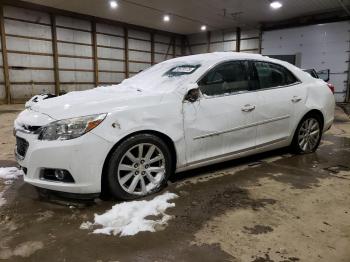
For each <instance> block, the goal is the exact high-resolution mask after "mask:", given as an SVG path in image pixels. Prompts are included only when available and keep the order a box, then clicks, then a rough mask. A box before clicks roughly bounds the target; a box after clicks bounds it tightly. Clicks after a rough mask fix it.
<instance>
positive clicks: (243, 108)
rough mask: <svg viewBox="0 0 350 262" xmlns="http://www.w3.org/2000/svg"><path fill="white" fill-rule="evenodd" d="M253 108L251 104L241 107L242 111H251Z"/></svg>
mask: <svg viewBox="0 0 350 262" xmlns="http://www.w3.org/2000/svg"><path fill="white" fill-rule="evenodd" d="M254 109H255V106H252V105H245V106H244V107H242V108H241V110H242V111H243V112H251V111H253V110H254Z"/></svg>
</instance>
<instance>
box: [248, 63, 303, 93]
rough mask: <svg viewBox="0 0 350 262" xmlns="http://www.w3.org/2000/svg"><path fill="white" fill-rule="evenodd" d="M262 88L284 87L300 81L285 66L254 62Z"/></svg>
mask: <svg viewBox="0 0 350 262" xmlns="http://www.w3.org/2000/svg"><path fill="white" fill-rule="evenodd" d="M253 64H254V67H255V71H256V75H257V77H258V80H259V85H260V89H265V88H273V87H283V86H287V85H291V84H294V83H297V82H298V79H297V78H296V77H295V76H294V75H293V74H292V73H291V72H290V71H289V70H288V69H286V68H285V67H283V66H281V65H278V64H273V63H268V62H254V63H253Z"/></svg>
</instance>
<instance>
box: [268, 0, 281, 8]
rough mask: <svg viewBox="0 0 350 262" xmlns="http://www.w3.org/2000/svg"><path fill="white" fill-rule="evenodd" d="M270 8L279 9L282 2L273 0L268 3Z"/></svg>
mask: <svg viewBox="0 0 350 262" xmlns="http://www.w3.org/2000/svg"><path fill="white" fill-rule="evenodd" d="M270 6H271V8H273V9H279V8H281V7H282V4H281V3H280V2H278V1H273V2H271V3H270Z"/></svg>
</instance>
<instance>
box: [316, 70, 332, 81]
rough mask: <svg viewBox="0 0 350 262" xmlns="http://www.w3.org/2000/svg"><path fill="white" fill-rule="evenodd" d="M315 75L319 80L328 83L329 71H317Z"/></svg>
mask: <svg viewBox="0 0 350 262" xmlns="http://www.w3.org/2000/svg"><path fill="white" fill-rule="evenodd" d="M317 74H318V77H319V78H320V79H322V80H323V81H325V82H328V81H329V75H330V70H329V69H325V70H321V71H318V72H317Z"/></svg>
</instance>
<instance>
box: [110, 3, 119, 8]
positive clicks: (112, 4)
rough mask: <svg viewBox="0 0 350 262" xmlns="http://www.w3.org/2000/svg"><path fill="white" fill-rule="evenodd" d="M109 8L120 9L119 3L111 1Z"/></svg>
mask: <svg viewBox="0 0 350 262" xmlns="http://www.w3.org/2000/svg"><path fill="white" fill-rule="evenodd" d="M109 6H110V7H111V8H113V9H115V8H117V7H118V3H117V1H109Z"/></svg>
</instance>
